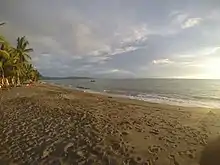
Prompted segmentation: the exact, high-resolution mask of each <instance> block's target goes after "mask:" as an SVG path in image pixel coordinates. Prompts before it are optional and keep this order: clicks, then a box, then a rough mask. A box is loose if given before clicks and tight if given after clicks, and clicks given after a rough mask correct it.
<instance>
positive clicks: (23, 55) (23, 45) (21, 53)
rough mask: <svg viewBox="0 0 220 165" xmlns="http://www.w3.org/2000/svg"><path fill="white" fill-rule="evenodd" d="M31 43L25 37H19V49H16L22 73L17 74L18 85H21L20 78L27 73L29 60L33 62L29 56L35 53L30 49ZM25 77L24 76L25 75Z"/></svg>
mask: <svg viewBox="0 0 220 165" xmlns="http://www.w3.org/2000/svg"><path fill="white" fill-rule="evenodd" d="M28 45H29V42H28V41H27V40H26V38H25V36H23V37H18V39H17V47H16V50H15V52H16V54H17V58H18V61H17V63H18V65H19V67H20V71H21V72H17V78H18V79H17V80H18V81H17V84H18V85H20V84H21V82H20V76H22V75H21V74H22V73H24V72H25V71H24V70H25V64H27V63H28V62H29V60H31V57H30V55H29V53H31V52H33V49H32V48H28ZM23 76H24V75H23Z"/></svg>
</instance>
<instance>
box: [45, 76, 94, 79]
mask: <svg viewBox="0 0 220 165" xmlns="http://www.w3.org/2000/svg"><path fill="white" fill-rule="evenodd" d="M41 79H42V80H63V79H93V78H91V77H47V76H42V77H41Z"/></svg>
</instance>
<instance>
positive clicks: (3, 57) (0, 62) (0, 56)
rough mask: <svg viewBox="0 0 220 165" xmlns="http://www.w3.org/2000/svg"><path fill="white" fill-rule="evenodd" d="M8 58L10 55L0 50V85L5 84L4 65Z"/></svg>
mask: <svg viewBox="0 0 220 165" xmlns="http://www.w3.org/2000/svg"><path fill="white" fill-rule="evenodd" d="M9 58H10V55H9V53H8V52H7V51H5V50H0V70H1V74H0V75H1V77H2V85H4V84H5V71H4V65H5V63H6V62H7V60H8V59H9Z"/></svg>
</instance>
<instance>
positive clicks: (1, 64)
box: [0, 25, 40, 87]
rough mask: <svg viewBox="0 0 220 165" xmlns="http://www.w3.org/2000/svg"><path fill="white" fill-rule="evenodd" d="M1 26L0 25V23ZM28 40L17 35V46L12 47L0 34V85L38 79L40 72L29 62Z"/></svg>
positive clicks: (17, 83)
mask: <svg viewBox="0 0 220 165" xmlns="http://www.w3.org/2000/svg"><path fill="white" fill-rule="evenodd" d="M0 26H1V25H0ZM31 52H33V49H32V48H29V42H28V40H27V39H26V38H25V37H18V39H17V46H16V47H13V46H12V45H11V44H10V43H9V42H7V40H6V39H5V38H4V37H3V36H1V35H0V86H1V87H7V86H20V85H21V84H22V83H25V82H35V81H38V79H39V77H40V73H39V72H38V71H37V69H35V68H34V67H33V65H32V64H31V57H30V53H31Z"/></svg>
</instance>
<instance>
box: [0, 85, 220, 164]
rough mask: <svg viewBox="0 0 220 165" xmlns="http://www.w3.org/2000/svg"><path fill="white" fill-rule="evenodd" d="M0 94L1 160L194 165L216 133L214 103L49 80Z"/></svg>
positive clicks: (45, 162)
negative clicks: (161, 99) (152, 98)
mask: <svg viewBox="0 0 220 165" xmlns="http://www.w3.org/2000/svg"><path fill="white" fill-rule="evenodd" d="M0 92H1V95H0V105H1V106H0V118H1V120H0V121H1V123H0V124H1V126H2V127H0V131H1V132H2V134H0V141H1V146H0V164H9V163H12V162H14V163H18V164H25V163H26V164H31V163H37V164H40V163H41V164H56V163H58V162H59V163H63V164H88V163H90V164H92V163H93V164H100V165H101V164H103V165H105V164H109V162H111V163H112V164H119V165H120V164H123V163H128V162H130V163H131V164H144V163H145V164H148V165H149V164H150V165H162V164H163V165H174V164H177V163H178V164H179V165H186V164H187V165H195V164H196V163H197V164H198V162H199V159H200V156H201V151H202V150H203V149H204V147H205V146H206V144H207V143H208V141H209V140H211V139H213V138H216V137H217V136H219V135H220V131H219V128H220V124H219V118H220V113H219V111H218V110H213V109H206V108H187V107H180V106H171V105H165V104H158V103H149V102H144V101H139V100H132V99H125V98H118V97H111V96H105V95H100V94H97V93H95V94H94V93H87V92H82V91H78V90H73V89H67V88H63V87H60V86H56V85H50V84H47V83H46V84H35V85H34V86H29V87H25V86H23V87H19V88H13V89H10V90H9V91H0Z"/></svg>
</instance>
